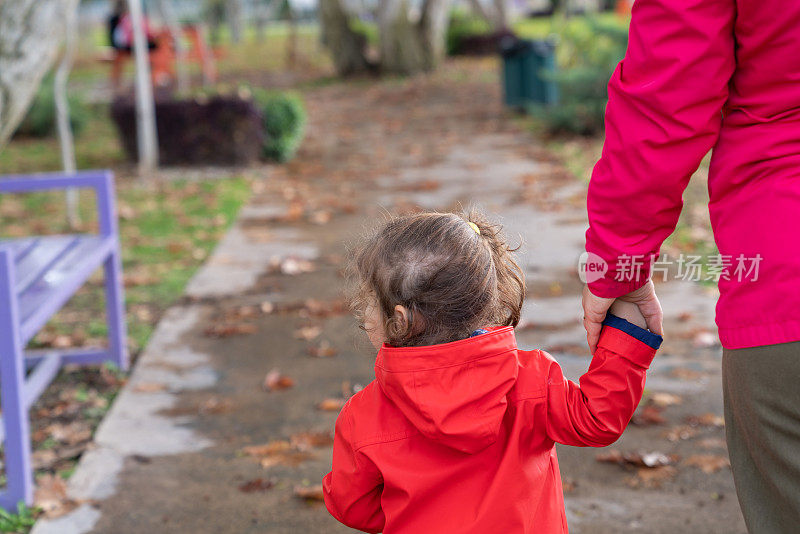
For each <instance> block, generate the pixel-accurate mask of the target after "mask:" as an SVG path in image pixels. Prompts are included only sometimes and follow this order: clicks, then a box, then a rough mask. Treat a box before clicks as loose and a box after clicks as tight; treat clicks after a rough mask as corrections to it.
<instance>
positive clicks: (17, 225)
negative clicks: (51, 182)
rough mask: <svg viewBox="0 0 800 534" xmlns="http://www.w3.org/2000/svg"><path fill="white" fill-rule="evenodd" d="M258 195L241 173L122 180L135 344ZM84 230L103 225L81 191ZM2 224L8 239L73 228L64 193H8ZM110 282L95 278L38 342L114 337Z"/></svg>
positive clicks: (89, 196) (1, 205) (0, 207)
mask: <svg viewBox="0 0 800 534" xmlns="http://www.w3.org/2000/svg"><path fill="white" fill-rule="evenodd" d="M249 195H250V184H249V182H248V181H247V180H245V179H243V178H240V177H230V178H224V179H218V180H213V181H205V182H196V181H186V180H179V181H174V182H168V183H163V184H152V183H150V184H142V183H138V182H120V183H118V187H117V196H118V204H119V207H120V215H121V220H120V236H121V239H122V257H123V270H124V272H125V273H127V275H128V277H129V278H128V280H129V283H128V286H127V287H126V301H127V305H128V313H127V318H128V328H129V336H130V342H131V343H132V348H133V350H134V352H135V351H137V350H139V349H141V348H142V347H144V345H145V344H146V342H147V339H148V338H149V336H150V334H151V333H152V330H153V327H154V325H155V322H156V321H157V319H158V317H160V315H161V313H162V312H163V311H164V310H165V309H166V308H167V307H169V306H170V305H171V304H173V303H174V302H175V301H176V300H177V299H178V298H179V297H180V296H181V294H182V292H183V289H184V287H185V286H186V283H187V282H188V281H189V279H190V278H191V276H192V275H193V274H194V272H195V271H196V270H197V268H198V267H199V266H200V265H201V264H202V262H203V260H204V259H205V258H206V257H207V256H208V254H209V253H210V252H211V250H212V248H213V247H214V245H215V244H216V243H217V241H218V240H219V238H220V237H221V236H222V235H223V233H224V232H225V230H226V229H227V228H228V226H229V225H230V223H231V222H232V221H233V220H234V218H235V216H236V213H237V212H238V211H239V208H240V207H241V206H242V204H243V203H244V202H245V201H246V200H247V198H248V197H249ZM79 200H80V210H79V211H80V213H81V218H82V224H81V228H79V230H81V231H92V230H94V229H95V228H96V220H95V219H96V217H95V215H94V195H93V193H91V192H90V191H81V194H80V199H79ZM0 228H2V229H3V233H4V234H5V235H4V237H5V236H12V237H14V236H25V235H34V234H52V233H65V232H69V231H70V229H69V227H68V225H67V222H66V213H65V203H64V196H63V193H32V194H26V195H15V196H9V195H3V196H0ZM104 317H105V313H104V307H103V292H102V279H101V278H100V277H99V276H96V277H94V278H93V279H92V280H91V282H90V283H89V284H88V285H87V286H86V287H84V288H83V289H82V290H81V291H79V292H78V293H77V294H76V295H75V296H74V297H73V298H72V300H71V301H70V303H69V304H68V305H67V307H66V308H65V309H64V310H63V311H62V312H60V313H59V314H58V315H56V317H55V318H54V320H53V321H51V323H50V324H48V326H47V327H46V328H45V330H44V332H43V333H42V334H40V335H39V336H37V338H36V339H35V340H34V342H35V343H37V344H39V345H47V343H48V340H50V339H51V338H52V337H53V336H55V335H72V336H73V337H75V336H77V338H78V340H79V339H81V338H86V339H90V340H95V339H97V338H102V337H104V336H105V335H106V324H105V321H104Z"/></svg>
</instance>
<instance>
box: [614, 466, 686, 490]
mask: <svg viewBox="0 0 800 534" xmlns="http://www.w3.org/2000/svg"><path fill="white" fill-rule="evenodd" d="M677 474H678V470H677V469H675V468H674V467H672V466H671V465H662V466H658V467H654V468H639V469H637V470H636V476H634V477H631V478H629V479H627V480H626V484H627V485H628V486H630V487H632V488H660V487H661V485H662V484H663V483H664V482H666V481H668V480H672V479H673V478H675V475H677Z"/></svg>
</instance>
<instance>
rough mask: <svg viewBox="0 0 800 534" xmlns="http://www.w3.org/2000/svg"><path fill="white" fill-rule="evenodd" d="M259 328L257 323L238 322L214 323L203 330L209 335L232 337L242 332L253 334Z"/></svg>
mask: <svg viewBox="0 0 800 534" xmlns="http://www.w3.org/2000/svg"><path fill="white" fill-rule="evenodd" d="M256 330H257V328H256V325H254V324H249V323H237V324H225V323H221V324H214V325H211V326H209V327H208V328H206V329H205V331H204V332H203V333H204V334H205V335H206V336H208V337H220V338H225V337H231V336H238V335H242V334H253V333H255V332H256Z"/></svg>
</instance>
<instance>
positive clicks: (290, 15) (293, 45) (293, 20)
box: [286, 2, 297, 70]
mask: <svg viewBox="0 0 800 534" xmlns="http://www.w3.org/2000/svg"><path fill="white" fill-rule="evenodd" d="M286 21H287V22H288V24H289V36H288V39H287V42H286V67H287V68H288V69H289V70H293V69H295V68H297V17H296V16H295V13H294V9H293V8H292V3H291V2H286Z"/></svg>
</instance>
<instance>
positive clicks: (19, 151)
mask: <svg viewBox="0 0 800 534" xmlns="http://www.w3.org/2000/svg"><path fill="white" fill-rule="evenodd" d="M60 150H61V149H60V146H59V143H58V139H57V138H56V137H55V136H51V137H45V138H33V137H15V138H13V139H12V140H11V142H10V143H9V144H8V145H6V146H5V147H3V148H2V149H0V174H10V173H25V172H41V171H55V170H60V169H62V168H63V166H62V164H61V151H60ZM75 159H76V163H77V166H78V168H79V169H90V168H105V167H112V166H115V165H119V164H120V163H122V162H123V161H124V160H125V154H124V153H123V150H122V146H121V145H120V143H119V140H118V139H117V132H116V129H115V127H114V124H113V123H112V122H111V116H110V115H109V110H108V106H100V105H95V106H92V107H91V108H90V113H89V115H88V120H87V123H86V127H85V128H84V129H83V131H82V132H81V133H80V135H77V136H75Z"/></svg>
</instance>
